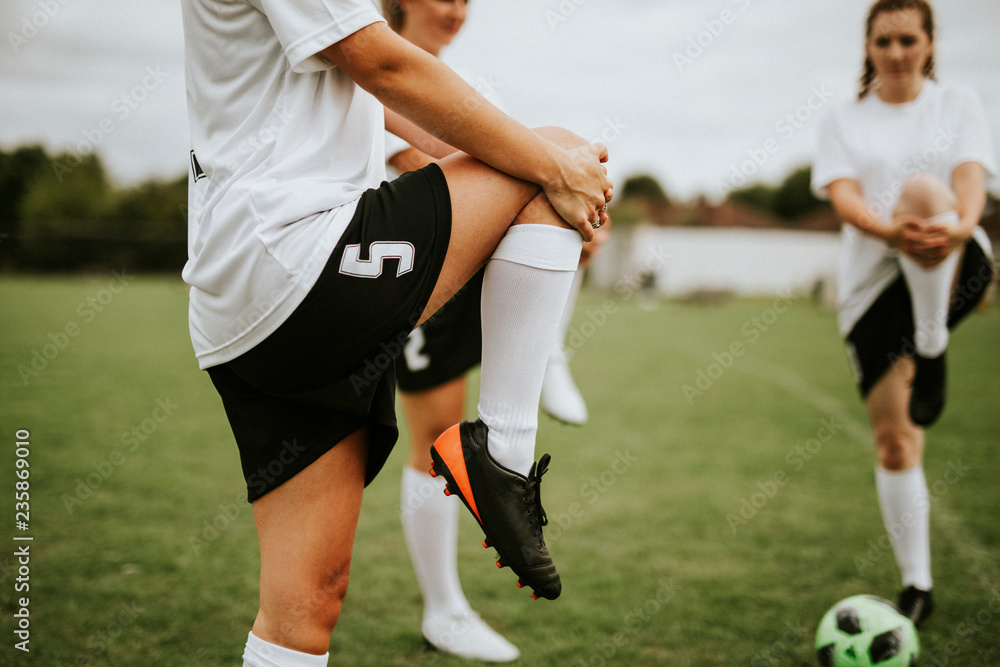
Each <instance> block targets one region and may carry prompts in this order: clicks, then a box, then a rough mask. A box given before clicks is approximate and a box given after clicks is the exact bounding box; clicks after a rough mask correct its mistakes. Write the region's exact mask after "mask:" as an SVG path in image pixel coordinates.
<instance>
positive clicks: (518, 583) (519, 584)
mask: <svg viewBox="0 0 1000 667" xmlns="http://www.w3.org/2000/svg"><path fill="white" fill-rule="evenodd" d="M516 586H517V587H518V588H524V584H522V583H521V580H520V579H519V580H518V581H517V584H516Z"/></svg>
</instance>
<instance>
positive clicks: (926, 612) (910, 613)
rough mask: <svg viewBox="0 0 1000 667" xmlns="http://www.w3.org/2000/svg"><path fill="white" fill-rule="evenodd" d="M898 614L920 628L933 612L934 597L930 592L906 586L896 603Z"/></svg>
mask: <svg viewBox="0 0 1000 667" xmlns="http://www.w3.org/2000/svg"><path fill="white" fill-rule="evenodd" d="M896 608H897V609H899V613H900V614H902V615H903V616H905V617H907V618H908V619H910V620H911V621H913V625H915V626H917V627H918V628H919V627H920V624H921V623H923V622H924V621H925V620H927V617H928V616H930V615H931V613H932V612H933V611H934V596H933V595H931V592H930V591H922V590H920V589H919V588H917V587H916V586H907V587H906V588H904V589H903V590H902V591H901V592H900V593H899V600H898V601H897V602H896Z"/></svg>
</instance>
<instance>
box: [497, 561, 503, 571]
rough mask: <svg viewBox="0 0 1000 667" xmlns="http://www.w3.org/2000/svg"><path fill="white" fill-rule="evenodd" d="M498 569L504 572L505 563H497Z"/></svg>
mask: <svg viewBox="0 0 1000 667" xmlns="http://www.w3.org/2000/svg"><path fill="white" fill-rule="evenodd" d="M497 569H498V570H502V569H503V563H501V562H500V561H497Z"/></svg>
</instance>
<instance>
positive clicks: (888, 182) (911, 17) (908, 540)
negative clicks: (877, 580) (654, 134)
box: [813, 0, 996, 623]
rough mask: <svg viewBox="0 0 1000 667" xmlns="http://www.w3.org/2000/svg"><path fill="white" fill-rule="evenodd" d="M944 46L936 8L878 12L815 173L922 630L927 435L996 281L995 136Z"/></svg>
mask: <svg viewBox="0 0 1000 667" xmlns="http://www.w3.org/2000/svg"><path fill="white" fill-rule="evenodd" d="M934 47H935V42H934V17H933V12H932V9H931V7H930V5H929V4H928V3H927V2H925V1H924V0H879V1H878V2H876V3H875V4H874V5H872V7H871V9H870V11H869V14H868V19H867V31H866V35H865V55H866V58H865V68H864V74H863V76H862V79H861V90H860V93H859V95H858V99H857V100H856V101H853V102H851V103H849V104H844V105H842V106H840V107H838V108H836V109H834V110H833V112H832V113H830V114H829V115H828V117H827V118H825V119H824V123H823V125H822V127H821V135H820V148H819V152H818V155H817V158H816V162H815V164H814V165H813V188H814V189H815V190H816V192H818V193H820V194H825V195H826V196H828V197H829V199H830V201H831V202H832V203H833V206H834V208H835V209H836V211H837V214H838V215H839V216H840V218H841V219H842V220H843V221H844V222H845V223H847V224H845V225H844V229H843V242H842V250H841V265H840V272H839V283H840V284H839V291H840V294H839V302H840V317H839V321H840V331H841V334H842V335H844V336H845V338H846V341H847V349H848V353H849V356H850V359H851V361H852V363H853V366H854V370H855V375H856V378H857V381H858V385H859V388H860V391H861V394H862V396H863V397H864V399H865V403H866V405H867V407H868V412H869V415H870V416H871V420H872V426H873V428H874V432H875V441H876V445H877V449H878V466H877V467H876V470H875V478H876V487H877V490H878V497H879V504H880V506H881V510H882V516H883V520H884V522H885V526H886V530H887V531H888V532H889V535H890V538H891V540H892V545H893V550H894V552H895V555H896V561H897V563H898V564H899V568H900V570H901V573H902V579H903V586H904V588H903V591H902V592H901V593H900V596H899V601H898V604H899V607H900V609H901V610H902V611H903V613H904V614H906V615H907V616H909V617H910V618H912V619H913V620H914V621H915V622H916V623H920V622H921V621H923V620H924V619H925V618H927V616H928V615H929V614H930V613H931V611H932V609H933V599H932V596H931V588H932V585H933V582H932V578H931V564H930V535H929V499H928V494H927V482H926V479H925V476H924V471H923V450H924V431H923V427H926V426H929V425H930V424H932V423H933V422H934V421H935V420H936V419H937V417H938V415H939V414H940V412H941V410H942V408H943V407H944V402H945V351H946V348H947V345H948V329H949V328H950V327H953V326H954V325H955V324H957V323H958V322H959V321H960V320H961V319H962V318H963V317H964V316H965V315H967V314H968V313H969V312H970V311H971V310H972V309H973V308H974V307H975V305H976V304H977V303H979V301H980V300H981V299H982V297H983V294H984V292H985V290H986V287H987V286H988V285H989V284H990V282H991V281H992V277H993V271H992V255H991V249H990V245H989V241H988V239H987V238H986V235H985V234H984V233H983V231H982V230H981V229H980V228H979V227H978V224H979V219H980V217H981V216H982V212H983V207H984V205H985V201H986V189H985V179H986V173H987V172H990V173H996V162H995V160H994V156H993V155H992V146H993V144H992V142H991V141H990V137H989V130H988V124H987V122H986V117H985V113H984V111H983V107H982V105H981V104H980V102H979V99H978V98H977V97H976V95H975V93H973V92H972V91H968V90H964V89H961V88H957V87H954V86H948V85H942V84H938V83H937V82H936V81H935V74H934ZM945 133H947V134H945Z"/></svg>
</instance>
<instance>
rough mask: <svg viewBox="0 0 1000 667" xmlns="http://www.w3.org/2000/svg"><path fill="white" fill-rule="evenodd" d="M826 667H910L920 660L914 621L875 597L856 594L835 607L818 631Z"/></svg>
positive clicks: (818, 644) (821, 659) (818, 646)
mask: <svg viewBox="0 0 1000 667" xmlns="http://www.w3.org/2000/svg"><path fill="white" fill-rule="evenodd" d="M816 654H817V656H818V657H819V664H820V665H822V666H823V667H869V666H871V667H911V666H912V665H915V664H916V661H917V658H918V657H920V640H919V639H918V637H917V629H916V628H915V627H914V626H913V621H911V620H910V619H908V618H906V617H905V616H903V615H902V614H900V613H899V612H898V611H897V610H896V607H895V606H894V605H893V604H892V603H891V602H889V601H888V600H884V599H882V598H879V597H875V596H874V595H855V596H854V597H849V598H847V599H846V600H841V601H840V602H838V603H837V604H835V605H833V607H831V608H830V610H829V611H828V612H826V614H824V615H823V620H821V621H820V622H819V628H817V630H816Z"/></svg>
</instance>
